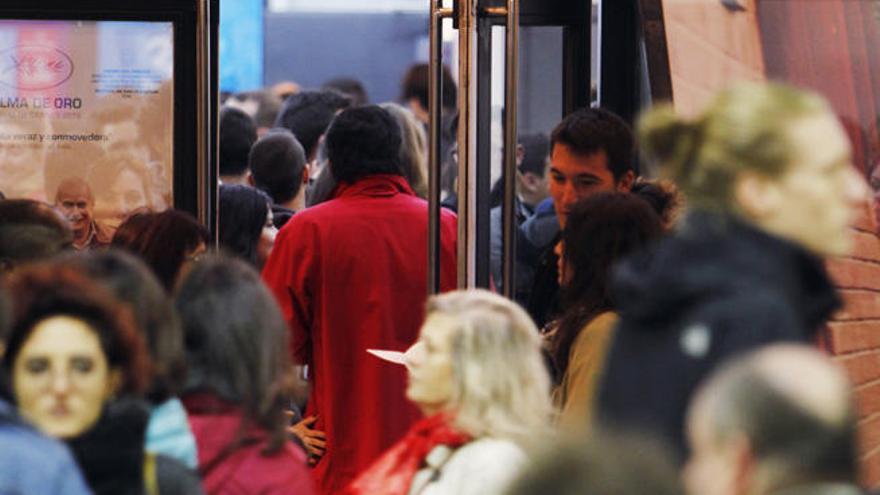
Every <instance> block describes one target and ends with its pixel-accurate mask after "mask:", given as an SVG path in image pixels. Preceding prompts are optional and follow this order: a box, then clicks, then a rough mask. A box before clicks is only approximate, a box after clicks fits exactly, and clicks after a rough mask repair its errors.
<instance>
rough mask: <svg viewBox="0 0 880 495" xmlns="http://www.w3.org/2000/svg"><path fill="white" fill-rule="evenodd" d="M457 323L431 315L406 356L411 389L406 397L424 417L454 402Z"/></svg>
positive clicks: (448, 317)
mask: <svg viewBox="0 0 880 495" xmlns="http://www.w3.org/2000/svg"><path fill="white" fill-rule="evenodd" d="M454 323H455V320H454V319H453V318H452V317H451V316H448V315H444V314H441V313H432V314H430V315H428V317H427V318H426V319H425V324H424V325H422V332H421V336H420V337H419V341H418V343H417V345H416V347H415V348H414V349H412V351H411V352H408V353H407V363H406V364H407V370H408V371H409V386H408V387H407V389H406V396H407V398H408V399H409V400H411V401H413V402H415V403H416V404H418V405H419V407H420V408H421V409H422V411H424V412H425V414H433V413H436V412H439V411H442V410H443V409H444V407H445V406H446V405H447V404H448V403H449V401H450V400H451V399H452V387H453V383H452V382H453V373H452V340H451V336H452V331H453V330H452V329H453V328H454Z"/></svg>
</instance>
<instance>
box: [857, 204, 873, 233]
mask: <svg viewBox="0 0 880 495" xmlns="http://www.w3.org/2000/svg"><path fill="white" fill-rule="evenodd" d="M853 227H855V228H857V229H859V230H864V231H866V232H876V231H877V223H876V221H875V219H874V212H873V207H872V202H871V201H865V202H864V207H862V208H859V212H858V217H857V218H856V221H855V222H853Z"/></svg>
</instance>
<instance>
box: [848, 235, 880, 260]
mask: <svg viewBox="0 0 880 495" xmlns="http://www.w3.org/2000/svg"><path fill="white" fill-rule="evenodd" d="M852 234H853V253H852V257H853V258H858V259H863V260H874V261H880V239H878V238H877V234H876V232H875V231H873V230H871V231H868V232H863V231H860V230H854V231H853V232H852Z"/></svg>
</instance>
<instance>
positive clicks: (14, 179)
mask: <svg viewBox="0 0 880 495" xmlns="http://www.w3.org/2000/svg"><path fill="white" fill-rule="evenodd" d="M173 42H174V27H173V24H172V23H170V22H118V21H97V22H95V21H11V20H0V192H2V193H3V194H4V195H5V196H6V197H7V198H32V199H38V200H43V201H47V202H49V203H51V204H56V205H58V206H59V208H60V207H61V203H62V202H64V203H65V204H68V203H69V204H78V205H80V206H82V205H83V204H85V205H86V206H85V207H86V208H87V209H88V210H89V211H86V212H84V214H86V215H88V217H89V221H93V222H100V223H101V224H102V226H103V227H106V228H109V229H112V228H113V227H115V226H116V225H118V224H119V222H121V221H122V220H123V219H124V218H125V217H126V216H127V215H128V214H130V213H131V212H132V211H135V210H138V209H142V208H149V209H152V210H163V209H165V208H168V207H170V206H171V205H172V201H173V198H172V178H173V173H172V148H173V123H174V105H173V94H172V89H173V84H172V83H173V78H174V73H173V72H174V71H173V69H174V63H173V61H174V43H173ZM62 200H63V201H62ZM68 200H70V201H68ZM80 209H82V208H80Z"/></svg>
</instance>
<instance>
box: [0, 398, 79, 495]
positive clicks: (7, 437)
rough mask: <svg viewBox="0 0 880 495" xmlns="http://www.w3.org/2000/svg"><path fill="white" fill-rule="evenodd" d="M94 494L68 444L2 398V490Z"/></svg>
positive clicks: (16, 494) (25, 494)
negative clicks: (40, 429)
mask: <svg viewBox="0 0 880 495" xmlns="http://www.w3.org/2000/svg"><path fill="white" fill-rule="evenodd" d="M58 493H63V494H65V495H80V494H91V493H92V492H91V490H89V488H88V487H87V486H86V483H85V481H83V478H82V474H80V472H79V468H78V467H77V465H76V462H74V460H73V457H72V456H71V455H70V452H69V451H68V450H67V447H65V446H64V444H62V443H60V442H56V441H55V440H52V439H50V438H48V437H45V436H43V435H41V434H40V433H38V432H37V431H36V430H35V429H33V428H32V427H30V426H28V425H27V424H25V423H24V421H22V419H21V418H20V417H19V416H18V414H17V413H16V411H15V409H14V408H13V406H12V405H11V404H9V403H8V402H6V401H4V400H0V494H3V495H41V494H46V495H54V494H58Z"/></svg>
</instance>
